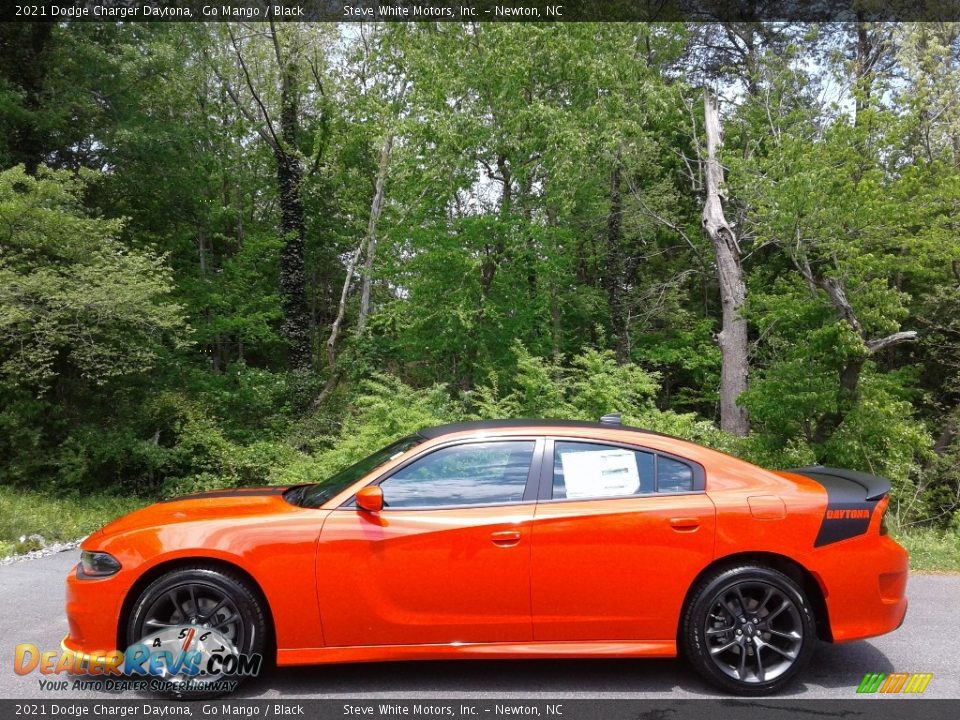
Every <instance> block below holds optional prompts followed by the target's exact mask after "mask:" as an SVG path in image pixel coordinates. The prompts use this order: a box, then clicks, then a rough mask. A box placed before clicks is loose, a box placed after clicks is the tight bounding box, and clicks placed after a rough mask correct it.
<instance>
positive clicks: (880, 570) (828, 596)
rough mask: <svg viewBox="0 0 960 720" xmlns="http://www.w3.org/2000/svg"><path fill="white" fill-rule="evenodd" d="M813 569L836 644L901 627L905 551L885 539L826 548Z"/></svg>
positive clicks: (904, 606)
mask: <svg viewBox="0 0 960 720" xmlns="http://www.w3.org/2000/svg"><path fill="white" fill-rule="evenodd" d="M822 556H823V559H822V560H821V561H820V562H819V563H817V564H816V565H815V566H814V571H815V572H816V574H817V575H818V577H819V578H820V580H821V586H822V587H823V590H824V595H825V600H826V605H827V613H828V614H829V616H830V632H831V636H832V638H833V641H834V642H837V643H841V642H849V641H851V640H862V639H864V638H868V637H874V636H876V635H883V634H885V633H888V632H892V631H894V630H896V629H897V628H899V627H900V626H901V625H902V624H903V621H904V618H905V617H906V613H907V594H906V591H907V575H908V572H909V557H908V555H907V551H906V550H904V549H903V548H902V547H900V545H898V544H897V543H896V541H894V540H893V539H892V538H890V537H889V536H887V535H867V536H863V537H860V538H856V539H851V540H847V541H846V542H843V543H836V544H833V545H831V546H829V548H828V550H827V551H826V552H825V553H822Z"/></svg>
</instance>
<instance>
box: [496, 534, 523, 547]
mask: <svg viewBox="0 0 960 720" xmlns="http://www.w3.org/2000/svg"><path fill="white" fill-rule="evenodd" d="M490 539H491V540H493V544H494V545H499V546H500V547H513V546H514V545H516V544H517V543H518V542H520V531H519V530H498V531H497V532H495V533H491V534H490Z"/></svg>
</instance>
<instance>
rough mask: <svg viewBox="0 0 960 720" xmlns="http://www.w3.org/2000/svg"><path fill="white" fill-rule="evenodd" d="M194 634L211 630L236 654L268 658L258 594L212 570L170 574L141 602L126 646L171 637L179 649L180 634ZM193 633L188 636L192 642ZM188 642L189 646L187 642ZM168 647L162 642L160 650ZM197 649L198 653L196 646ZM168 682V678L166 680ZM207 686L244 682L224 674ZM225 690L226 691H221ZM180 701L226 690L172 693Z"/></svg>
mask: <svg viewBox="0 0 960 720" xmlns="http://www.w3.org/2000/svg"><path fill="white" fill-rule="evenodd" d="M180 627H189V628H195V629H196V632H197V633H199V635H197V637H198V638H200V637H203V636H204V633H205V632H206V631H208V630H211V631H215V633H216V637H217V638H222V640H225V641H227V642H228V643H229V644H230V645H232V646H233V648H235V649H236V650H237V651H238V652H240V653H244V654H254V653H257V654H260V655H261V656H262V655H263V654H264V650H265V648H266V636H267V621H266V615H265V612H264V609H263V606H262V603H261V601H260V600H259V598H258V594H257V593H256V592H255V591H254V590H253V589H252V588H251V587H250V586H249V584H248V583H247V581H246V580H245V579H243V578H242V577H240V576H239V575H236V574H234V573H232V572H229V571H227V570H221V569H219V568H216V569H215V568H211V567H203V566H197V567H186V568H178V569H176V570H172V571H170V572H168V573H166V574H165V575H162V576H160V577H159V578H157V579H156V580H154V581H153V582H152V583H150V585H148V586H147V587H146V588H145V589H144V591H143V592H142V593H141V594H140V596H139V597H138V598H137V600H136V602H135V604H134V606H133V610H132V612H131V613H130V617H129V621H128V622H127V628H126V641H127V645H128V646H129V645H132V644H134V643H137V642H140V641H141V640H142V639H143V638H145V637H157V636H159V637H161V638H163V637H164V636H165V635H166V634H170V638H171V640H172V641H173V642H172V644H173V645H175V646H178V645H179V641H178V638H179V634H178V633H176V632H175V629H176V628H180ZM171 633H172V634H171ZM193 637H194V633H190V638H191V639H192V638H193ZM187 642H190V640H187ZM167 644H171V643H165V642H163V640H161V644H160V647H164V648H165V647H166V645H167ZM192 647H193V648H198V647H199V645H198V644H195V645H193V646H192ZM164 679H168V678H164ZM204 679H205V680H214V679H220V680H228V681H237V682H239V681H240V680H242V679H243V678H242V676H239V675H236V674H222V675H221V676H218V677H216V678H214V677H209V676H207V677H205V678H204ZM221 687H222V686H221ZM169 694H172V695H175V696H178V697H192V698H200V697H216V696H218V695H222V694H224V691H223V690H214V691H210V690H192V689H171V690H170V693H169Z"/></svg>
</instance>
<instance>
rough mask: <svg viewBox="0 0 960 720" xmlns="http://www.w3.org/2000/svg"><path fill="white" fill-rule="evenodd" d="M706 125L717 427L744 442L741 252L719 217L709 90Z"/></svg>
mask: <svg viewBox="0 0 960 720" xmlns="http://www.w3.org/2000/svg"><path fill="white" fill-rule="evenodd" d="M703 107H704V120H705V126H706V133H707V158H706V167H705V173H704V174H705V180H706V194H707V196H706V201H705V202H704V205H703V228H704V230H705V231H706V233H707V236H708V237H709V238H710V242H711V243H712V244H713V251H714V254H715V255H716V260H717V275H718V277H719V280H720V301H721V304H722V306H723V319H722V328H721V330H720V334H719V336H718V338H717V339H718V342H719V345H720V359H721V368H720V427H721V428H722V429H723V430H726V431H727V432H729V433H733V434H734V435H738V436H740V437H743V436H745V435H746V434H747V433H748V432H749V431H750V422H749V419H748V417H747V410H746V408H744V407H742V406H740V405H739V404H738V402H737V401H738V399H739V398H740V395H741V394H742V393H743V392H744V391H745V390H746V389H747V371H748V356H747V321H746V320H745V319H744V318H743V316H742V315H741V314H740V310H741V308H742V307H743V304H744V302H745V301H746V299H747V285H746V282H745V281H744V278H743V266H742V265H741V261H740V246H739V245H738V244H737V238H736V235H734V233H733V230H732V229H731V228H730V225H729V224H728V223H727V219H726V216H725V215H724V212H723V200H724V197H723V168H722V167H721V165H720V163H719V161H718V160H717V149H718V147H719V146H720V144H721V129H720V113H719V109H718V107H717V102H716V100H715V99H714V97H713V96H712V95H711V93H710V91H709V90H704V93H703Z"/></svg>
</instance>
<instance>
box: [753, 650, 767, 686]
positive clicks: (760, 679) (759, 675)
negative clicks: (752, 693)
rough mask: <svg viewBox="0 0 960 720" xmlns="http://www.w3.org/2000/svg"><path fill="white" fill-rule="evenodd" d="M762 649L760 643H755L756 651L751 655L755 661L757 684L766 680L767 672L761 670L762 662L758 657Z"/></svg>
mask: <svg viewBox="0 0 960 720" xmlns="http://www.w3.org/2000/svg"><path fill="white" fill-rule="evenodd" d="M761 648H763V643H762V642H759V641H758V642H757V647H756V650H754V652H753V655H754V657H755V658H756V659H757V682H764V681H765V680H766V679H767V672H766V670H764V668H763V660H762V659H761V657H760V650H761Z"/></svg>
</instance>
